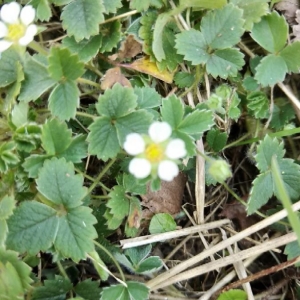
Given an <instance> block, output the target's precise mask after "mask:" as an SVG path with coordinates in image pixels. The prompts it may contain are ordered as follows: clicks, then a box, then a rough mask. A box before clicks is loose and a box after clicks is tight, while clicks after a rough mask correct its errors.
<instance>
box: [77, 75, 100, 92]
mask: <svg viewBox="0 0 300 300" xmlns="http://www.w3.org/2000/svg"><path fill="white" fill-rule="evenodd" d="M76 81H77V82H78V83H82V84H89V85H91V86H94V87H96V88H98V89H99V90H101V85H100V84H99V83H96V82H94V81H92V80H89V79H86V78H81V77H80V78H77V80H76Z"/></svg>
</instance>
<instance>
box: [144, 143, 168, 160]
mask: <svg viewBox="0 0 300 300" xmlns="http://www.w3.org/2000/svg"><path fill="white" fill-rule="evenodd" d="M145 154H146V158H147V159H148V160H149V161H150V162H152V163H156V162H160V161H161V160H162V158H163V156H164V149H163V148H162V147H161V146H160V145H157V144H150V145H149V146H148V147H147V148H146V151H145Z"/></svg>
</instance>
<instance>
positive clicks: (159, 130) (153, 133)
mask: <svg viewBox="0 0 300 300" xmlns="http://www.w3.org/2000/svg"><path fill="white" fill-rule="evenodd" d="M171 133H172V128H171V126H170V125H169V124H168V123H167V122H154V123H152V124H151V125H150V127H149V135H150V138H151V139H152V141H153V142H155V143H160V142H163V141H165V140H167V139H168V138H169V137H170V136H171Z"/></svg>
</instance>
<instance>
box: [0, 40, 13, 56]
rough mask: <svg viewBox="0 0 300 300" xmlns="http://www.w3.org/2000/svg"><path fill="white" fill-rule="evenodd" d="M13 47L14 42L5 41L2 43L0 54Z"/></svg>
mask: <svg viewBox="0 0 300 300" xmlns="http://www.w3.org/2000/svg"><path fill="white" fill-rule="evenodd" d="M11 45H12V42H8V41H5V40H2V41H0V53H1V52H4V51H5V50H6V49H8V48H9V47H10V46H11Z"/></svg>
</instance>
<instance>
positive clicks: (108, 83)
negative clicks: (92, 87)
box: [101, 67, 132, 90]
mask: <svg viewBox="0 0 300 300" xmlns="http://www.w3.org/2000/svg"><path fill="white" fill-rule="evenodd" d="M117 82H118V83H120V84H121V85H122V86H125V87H132V86H131V83H130V81H129V80H128V79H127V78H126V77H125V76H124V75H123V74H122V73H121V69H120V68H119V67H115V68H112V69H109V70H107V72H106V73H105V76H104V79H103V81H102V82H101V89H103V90H107V89H110V88H111V87H112V86H113V85H114V84H115V83H117Z"/></svg>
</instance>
